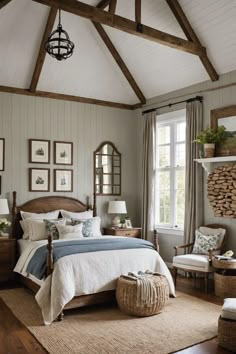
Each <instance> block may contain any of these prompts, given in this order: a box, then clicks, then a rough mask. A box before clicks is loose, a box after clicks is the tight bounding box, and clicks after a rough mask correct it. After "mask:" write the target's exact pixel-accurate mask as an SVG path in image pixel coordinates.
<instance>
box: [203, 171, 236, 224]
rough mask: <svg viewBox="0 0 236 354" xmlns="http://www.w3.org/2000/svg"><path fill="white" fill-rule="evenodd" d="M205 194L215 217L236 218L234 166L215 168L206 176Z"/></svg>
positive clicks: (235, 175)
mask: <svg viewBox="0 0 236 354" xmlns="http://www.w3.org/2000/svg"><path fill="white" fill-rule="evenodd" d="M207 192H208V200H209V202H210V205H211V206H212V208H213V211H214V216H215V217H224V218H236V164H227V165H224V166H221V167H217V168H215V169H214V171H213V172H212V173H211V174H209V176H208V180H207Z"/></svg>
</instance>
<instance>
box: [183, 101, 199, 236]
mask: <svg viewBox="0 0 236 354" xmlns="http://www.w3.org/2000/svg"><path fill="white" fill-rule="evenodd" d="M202 111H203V108H202V102H201V101H199V100H195V101H192V102H191V101H190V102H187V105H186V182H185V220H184V239H185V242H186V243H189V242H192V241H193V239H194V234H195V229H196V228H197V227H199V226H200V225H201V224H202V221H203V169H202V166H201V165H200V164H198V163H197V162H195V161H194V159H196V158H198V146H197V144H196V143H193V140H195V139H196V136H197V135H198V133H199V132H200V131H201V130H202V125H203V112H202Z"/></svg>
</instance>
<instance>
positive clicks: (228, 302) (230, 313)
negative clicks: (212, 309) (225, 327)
mask: <svg viewBox="0 0 236 354" xmlns="http://www.w3.org/2000/svg"><path fill="white" fill-rule="evenodd" d="M221 317H223V318H227V319H229V320H235V321H236V298H227V299H225V300H224V305H223V307H222V312H221Z"/></svg>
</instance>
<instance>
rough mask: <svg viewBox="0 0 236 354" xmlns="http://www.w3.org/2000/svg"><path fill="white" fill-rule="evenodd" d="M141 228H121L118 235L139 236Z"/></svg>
mask: <svg viewBox="0 0 236 354" xmlns="http://www.w3.org/2000/svg"><path fill="white" fill-rule="evenodd" d="M139 234H140V232H139V230H119V232H117V235H119V236H128V237H139Z"/></svg>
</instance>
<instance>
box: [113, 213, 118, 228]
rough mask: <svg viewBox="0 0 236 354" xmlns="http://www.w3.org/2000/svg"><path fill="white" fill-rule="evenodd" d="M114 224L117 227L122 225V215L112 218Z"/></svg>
mask: <svg viewBox="0 0 236 354" xmlns="http://www.w3.org/2000/svg"><path fill="white" fill-rule="evenodd" d="M112 226H113V227H116V228H119V227H120V217H119V216H118V215H116V216H115V217H114V218H113V219H112Z"/></svg>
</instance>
